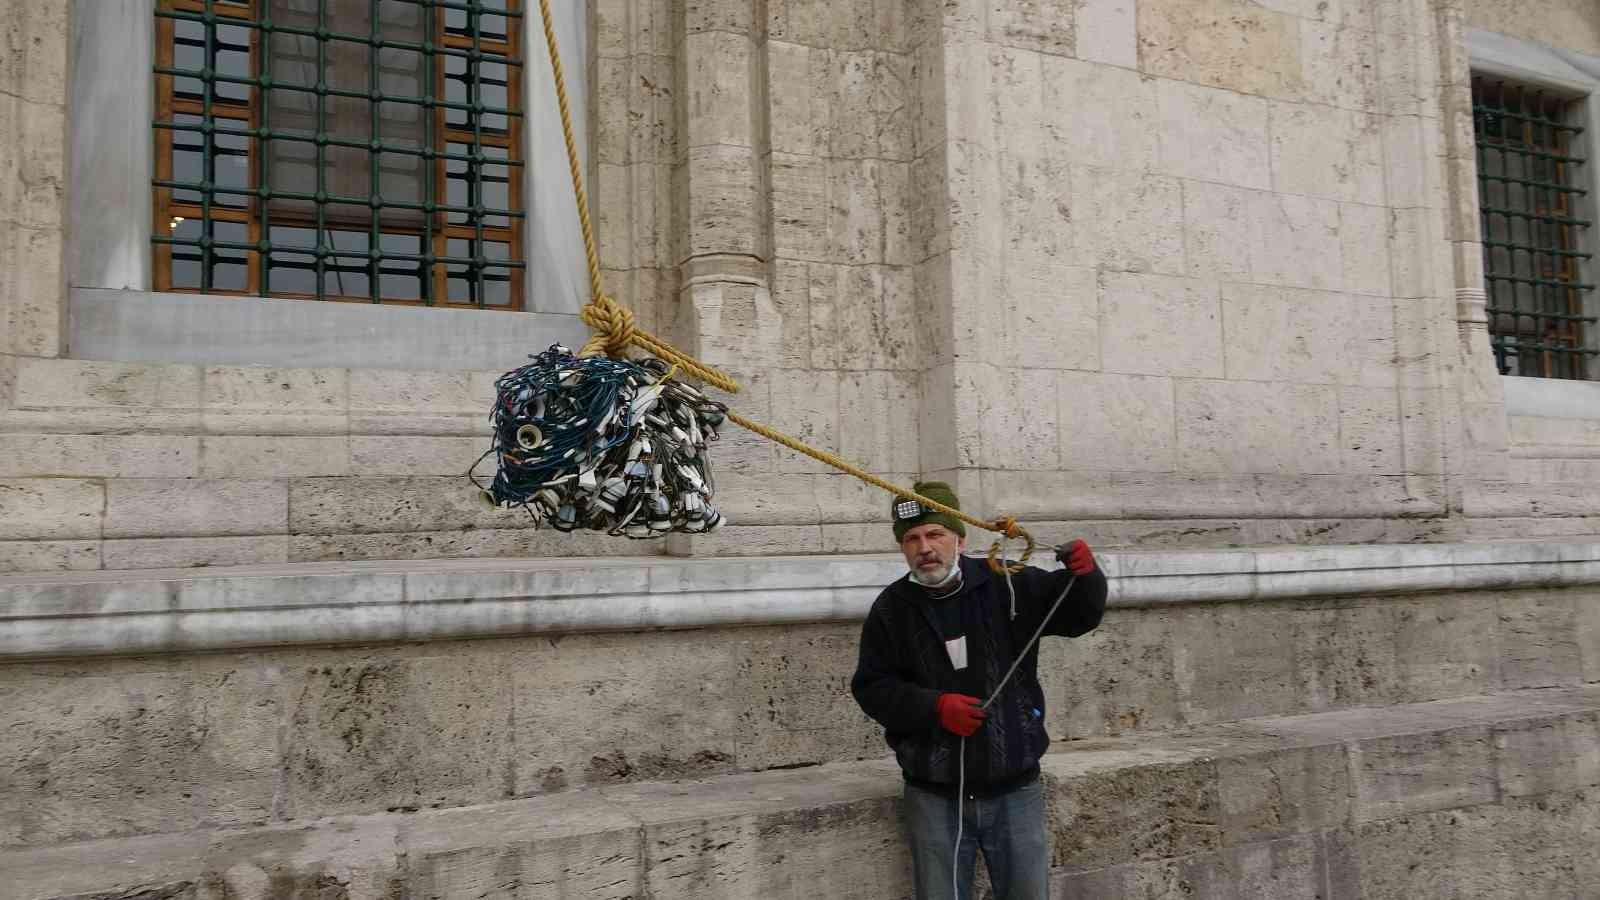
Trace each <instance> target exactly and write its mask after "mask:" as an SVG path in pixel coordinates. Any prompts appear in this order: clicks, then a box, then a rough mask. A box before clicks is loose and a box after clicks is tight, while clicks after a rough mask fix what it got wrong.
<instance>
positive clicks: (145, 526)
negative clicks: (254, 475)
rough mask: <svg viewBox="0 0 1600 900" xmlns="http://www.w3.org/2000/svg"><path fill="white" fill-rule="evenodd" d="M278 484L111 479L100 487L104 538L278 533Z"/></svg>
mask: <svg viewBox="0 0 1600 900" xmlns="http://www.w3.org/2000/svg"><path fill="white" fill-rule="evenodd" d="M288 502H289V489H288V485H287V484H286V483H285V482H283V481H244V480H240V481H234V480H227V479H224V480H204V479H166V478H114V479H111V480H109V481H107V482H106V485H105V527H104V534H105V536H106V537H124V538H139V537H214V536H220V535H250V534H283V533H285V531H286V530H287V529H288V525H289V509H288Z"/></svg>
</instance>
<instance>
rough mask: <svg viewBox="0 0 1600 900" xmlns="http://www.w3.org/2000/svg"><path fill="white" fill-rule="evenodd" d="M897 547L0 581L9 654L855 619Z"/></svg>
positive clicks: (1306, 575) (1545, 557)
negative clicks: (884, 551) (882, 551)
mask: <svg viewBox="0 0 1600 900" xmlns="http://www.w3.org/2000/svg"><path fill="white" fill-rule="evenodd" d="M1102 564H1103V566H1104V567H1105V570H1106V572H1107V574H1109V575H1110V576H1111V578H1112V582H1111V597H1110V603H1112V604H1113V605H1118V606H1161V605H1172V604H1188V603H1197V602H1212V601H1236V602H1237V601H1250V600H1284V599H1302V598H1312V597H1330V596H1352V595H1363V596H1371V595H1381V594H1398V593H1418V592H1426V591H1443V590H1453V591H1471V590H1488V589H1509V588H1530V587H1570V586H1575V585H1586V584H1595V583H1600V541H1594V540H1587V539H1571V540H1550V541H1506V542H1488V543H1461V544H1414V545H1369V546H1346V547H1298V548H1283V549H1263V550H1228V551H1192V552H1129V553H1106V554H1103V556H1102ZM902 572H903V563H901V562H900V560H899V559H898V557H895V556H891V555H871V556H813V557H767V558H755V559H709V560H672V559H663V558H619V559H608V560H603V561H596V560H592V559H583V560H573V559H537V560H504V559H485V560H416V561H392V562H344V563H300V564H292V565H264V566H237V567H229V568H219V569H207V570H195V569H171V570H136V571H121V572H118V571H100V572H81V573H80V572H70V573H51V574H32V575H8V576H0V623H3V625H4V629H3V630H0V659H26V658H45V657H55V658H59V657H73V656H95V655H106V654H117V655H132V654H145V653H166V652H180V651H185V652H186V651H196V650H218V649H230V648H241V647H262V646H285V645H300V644H342V643H372V642H382V641H426V640H441V639H451V638H463V637H488V636H506V635H525V634H572V633H582V632H603V631H650V630H660V629H682V628H708V627H730V626H745V625H774V624H794V623H802V622H839V621H858V620H860V619H861V618H862V617H864V616H865V614H866V610H867V609H868V608H869V607H870V605H871V603H872V600H873V598H874V597H876V596H877V593H878V591H879V590H881V589H882V587H883V586H884V585H885V584H887V583H889V582H890V581H892V580H894V579H895V578H898V577H899V576H900V575H901V573H902Z"/></svg>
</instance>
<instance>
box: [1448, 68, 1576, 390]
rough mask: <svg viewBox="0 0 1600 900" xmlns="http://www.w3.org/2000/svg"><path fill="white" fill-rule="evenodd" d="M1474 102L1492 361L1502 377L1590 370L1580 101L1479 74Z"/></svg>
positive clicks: (1563, 375) (1553, 375)
mask: <svg viewBox="0 0 1600 900" xmlns="http://www.w3.org/2000/svg"><path fill="white" fill-rule="evenodd" d="M1472 100H1473V122H1474V127H1475V131H1476V135H1477V151H1478V197H1479V206H1480V210H1479V212H1480V214H1481V216H1482V226H1483V227H1482V232H1483V249H1484V254H1483V257H1484V281H1485V287H1486V291H1487V294H1488V315H1489V334H1490V340H1491V343H1492V345H1493V348H1494V355H1495V361H1496V363H1497V364H1498V365H1499V367H1500V372H1501V374H1504V375H1521V376H1533V377H1541V378H1572V379H1585V378H1593V377H1596V375H1597V374H1600V373H1597V372H1596V365H1595V357H1596V356H1597V355H1600V346H1597V344H1596V338H1597V336H1600V328H1597V327H1596V324H1595V322H1596V316H1595V312H1596V310H1595V306H1594V303H1595V301H1594V299H1593V296H1594V285H1593V284H1592V283H1590V282H1592V281H1593V278H1592V277H1590V276H1589V275H1588V273H1589V271H1590V267H1589V261H1590V259H1591V256H1592V254H1591V253H1590V249H1589V241H1590V240H1591V238H1590V234H1591V228H1590V225H1591V223H1590V221H1589V220H1588V218H1587V216H1586V215H1585V210H1587V209H1588V208H1590V207H1589V198H1588V193H1589V192H1588V191H1587V190H1586V189H1585V188H1584V187H1582V185H1583V184H1585V183H1586V181H1585V180H1584V179H1583V178H1582V177H1581V176H1582V175H1583V174H1584V171H1585V164H1586V161H1585V159H1584V158H1583V154H1582V150H1581V149H1580V148H1581V146H1582V145H1581V143H1580V142H1579V141H1578V136H1579V135H1580V134H1582V133H1583V131H1584V127H1583V123H1582V122H1581V121H1580V116H1579V112H1578V111H1579V110H1580V109H1581V104H1580V103H1578V102H1576V101H1574V100H1573V99H1572V98H1571V97H1568V96H1564V95H1561V94H1558V93H1553V92H1549V91H1545V90H1541V89H1539V88H1534V87H1529V86H1525V85H1519V84H1515V83H1511V82H1507V81H1504V80H1502V79H1499V78H1490V77H1486V76H1477V77H1474V78H1473V82H1472Z"/></svg>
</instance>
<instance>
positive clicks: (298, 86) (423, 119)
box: [153, 0, 526, 309]
mask: <svg viewBox="0 0 1600 900" xmlns="http://www.w3.org/2000/svg"><path fill="white" fill-rule="evenodd" d="M521 32H522V3H521V2H520V0H158V2H157V6H156V34H157V42H156V46H157V55H156V68H155V78H156V98H157V112H156V119H155V141H156V172H155V181H154V190H155V222H154V241H153V243H154V248H153V253H154V260H155V265H154V270H155V282H156V288H157V290H167V291H195V292H203V293H208V294H240V295H252V296H263V297H265V296H272V297H300V298H308V299H317V300H344V301H358V302H368V303H400V304H413V305H427V306H457V307H480V308H497V309H520V308H521V307H522V293H523V270H524V262H523V248H522V243H523V241H522V238H523V227H524V223H525V219H526V216H525V213H524V211H523V208H522V185H523V158H522V133H523V113H522V77H521V73H522V65H523V60H522V57H521V49H522V40H521Z"/></svg>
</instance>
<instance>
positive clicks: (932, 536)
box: [900, 523, 967, 585]
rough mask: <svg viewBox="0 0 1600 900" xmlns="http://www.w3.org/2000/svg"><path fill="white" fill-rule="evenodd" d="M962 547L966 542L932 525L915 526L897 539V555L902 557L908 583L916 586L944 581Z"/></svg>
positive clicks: (949, 531)
mask: <svg viewBox="0 0 1600 900" xmlns="http://www.w3.org/2000/svg"><path fill="white" fill-rule="evenodd" d="M966 547H967V539H966V538H964V537H962V536H961V535H958V534H956V533H955V532H954V531H951V530H950V529H948V528H946V527H944V526H943V525H939V524H936V523H933V524H928V525H918V526H917V527H915V528H913V529H911V530H910V531H907V532H906V534H905V537H903V538H901V539H900V552H901V553H904V554H905V555H906V565H907V566H908V567H910V569H911V579H912V580H913V581H915V582H917V583H918V584H928V585H933V584H939V583H940V582H942V581H944V580H945V578H947V577H948V576H949V575H950V567H951V566H953V565H955V563H956V559H957V558H958V557H959V556H960V555H961V551H962V550H965V549H966Z"/></svg>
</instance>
